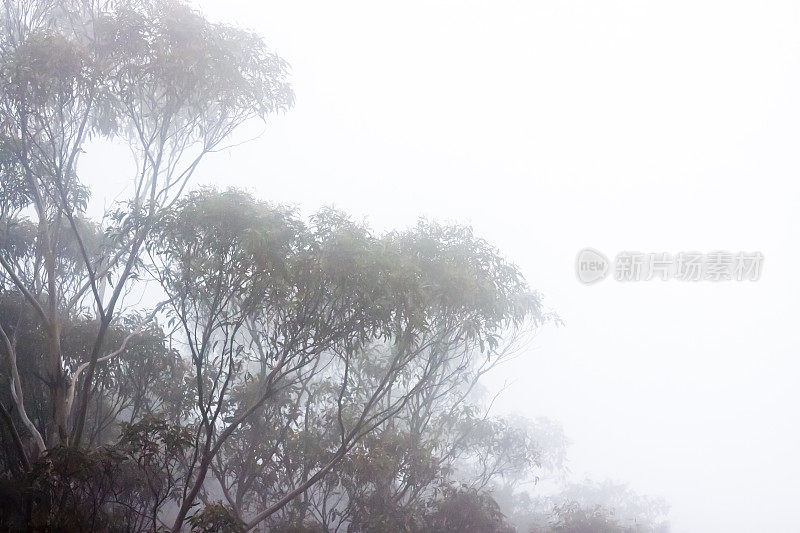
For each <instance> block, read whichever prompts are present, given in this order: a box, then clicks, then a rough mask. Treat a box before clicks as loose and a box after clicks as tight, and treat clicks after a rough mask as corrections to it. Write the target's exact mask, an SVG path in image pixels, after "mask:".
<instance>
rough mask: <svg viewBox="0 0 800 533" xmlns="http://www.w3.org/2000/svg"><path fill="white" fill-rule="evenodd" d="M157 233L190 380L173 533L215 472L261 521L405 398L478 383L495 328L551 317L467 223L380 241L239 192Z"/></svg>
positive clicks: (214, 196) (212, 196)
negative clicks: (188, 443)
mask: <svg viewBox="0 0 800 533" xmlns="http://www.w3.org/2000/svg"><path fill="white" fill-rule="evenodd" d="M157 236H158V238H157V239H154V240H153V242H152V244H151V246H150V247H149V251H150V256H151V260H152V261H151V269H152V272H153V273H154V275H156V276H157V277H158V278H159V280H160V282H161V285H162V287H163V289H164V291H165V293H166V294H167V296H168V297H169V301H170V313H171V315H172V320H173V321H174V324H175V329H174V334H173V338H174V341H175V342H182V343H183V346H184V349H185V351H187V353H189V354H190V357H191V361H192V367H193V371H194V387H195V391H194V398H195V408H194V420H195V422H196V423H195V437H194V438H195V454H194V456H193V457H192V460H191V463H190V465H189V470H188V473H187V478H186V484H185V488H184V493H183V498H182V502H181V506H180V511H179V513H178V517H177V519H176V521H175V524H174V526H173V530H178V529H180V527H181V525H182V523H183V520H184V518H185V516H186V515H187V513H188V512H189V510H190V509H191V507H192V506H193V505H194V504H195V501H196V498H197V497H198V496H199V495H200V496H202V494H203V491H204V486H205V485H206V478H207V475H208V473H209V471H211V472H216V473H217V474H218V475H217V477H218V479H219V480H220V484H221V486H222V489H223V491H224V492H225V493H226V494H227V495H228V496H229V498H230V500H231V503H236V502H238V503H239V504H241V503H242V501H244V500H249V501H251V502H255V503H257V504H258V506H260V507H261V508H260V509H255V512H252V511H253V509H241V508H240V509H237V510H236V511H237V512H238V513H239V515H240V518H241V519H242V520H243V521H244V522H245V523H246V525H247V526H248V527H250V528H253V527H256V526H257V525H258V524H259V523H261V522H262V521H263V520H266V519H268V518H270V517H272V516H273V515H275V514H276V513H279V512H280V511H281V510H282V509H283V508H284V507H285V506H286V505H287V504H289V503H290V502H292V501H294V500H295V498H297V497H298V496H300V495H302V494H304V493H307V492H308V491H309V488H310V487H312V486H314V485H315V484H317V483H318V482H320V481H321V480H322V479H323V478H324V477H325V476H326V475H327V474H328V473H330V472H331V471H332V470H333V469H334V468H335V467H336V466H337V465H338V464H339V463H340V462H341V461H342V460H343V459H344V458H345V457H346V456H347V454H348V453H349V452H351V451H352V450H353V449H354V447H356V446H357V445H358V443H359V442H361V441H362V440H363V439H364V438H365V437H367V436H368V435H370V434H373V433H374V432H376V431H378V430H379V429H380V428H383V427H385V426H387V425H390V424H392V423H393V420H394V419H395V418H396V417H397V416H398V414H400V413H402V412H403V411H404V409H406V406H407V405H408V404H409V402H411V401H413V400H414V399H419V398H424V397H427V398H428V399H427V401H428V402H436V401H437V397H444V392H443V391H445V390H447V389H448V388H449V389H455V388H456V385H457V384H458V383H459V382H461V381H464V380H468V381H473V382H474V380H475V379H477V377H479V376H480V375H481V374H482V373H483V372H484V371H485V370H486V368H488V367H490V366H492V365H494V364H495V362H496V361H497V360H498V358H500V357H501V356H502V351H503V350H502V349H503V347H504V346H505V345H504V343H502V342H501V334H502V333H504V332H511V333H512V334H513V333H514V330H520V329H521V328H523V327H526V326H530V325H531V324H533V325H536V324H538V323H540V322H541V321H542V320H544V319H545V318H546V317H545V315H544V314H543V313H542V311H541V303H540V300H539V298H538V296H537V295H536V294H535V293H533V292H531V291H530V290H529V288H528V286H527V284H526V283H525V281H524V279H523V278H522V276H521V275H520V273H519V271H518V270H517V269H516V268H514V267H513V266H512V265H510V264H508V263H507V262H505V261H504V260H503V259H502V258H501V257H500V256H499V255H498V253H497V251H496V250H495V249H494V248H492V247H491V246H489V245H488V244H486V243H485V242H484V241H482V240H480V239H477V238H475V237H474V236H473V235H472V233H471V231H470V230H469V229H467V228H461V227H450V226H440V225H437V224H431V223H424V222H421V223H420V224H419V225H418V226H417V227H415V228H413V229H411V230H409V231H405V232H395V233H390V234H388V235H385V236H382V237H380V236H375V235H373V234H372V233H371V232H370V231H369V229H368V228H366V227H364V226H363V225H361V224H357V223H354V222H353V221H352V220H351V219H349V218H348V217H346V216H344V215H343V214H341V213H339V212H336V211H332V210H323V211H321V212H320V213H318V214H317V215H315V216H314V217H313V218H312V220H311V223H310V224H304V223H303V222H301V221H300V220H299V219H298V217H297V216H296V215H295V214H294V213H293V212H292V211H290V210H287V209H285V208H280V207H274V206H271V205H269V204H267V203H264V202H259V201H256V200H254V199H253V198H252V197H250V196H249V195H247V194H245V193H242V192H238V191H226V192H222V193H219V192H216V191H213V190H203V191H198V192H195V193H191V194H190V195H189V196H188V197H187V198H185V199H183V200H181V201H179V202H178V203H177V204H176V205H175V208H174V209H173V210H171V211H170V212H168V213H165V215H164V216H163V217H162V218H161V219H160V220H159V222H158V225H157ZM455 403H458V401H456V402H455ZM310 413H314V419H313V420H312V419H311V418H310V417H309V414H310ZM262 417H263V418H262ZM310 424H313V425H314V426H316V427H317V428H318V427H319V426H324V427H325V428H327V429H328V434H327V435H325V436H324V437H323V438H321V439H319V440H318V441H317V442H316V446H315V449H314V450H307V452H308V453H304V454H300V455H293V454H294V453H295V452H296V451H297V448H292V447H291V446H290V442H291V441H292V440H294V439H296V438H297V437H298V436H301V437H302V435H303V433H304V432H305V433H306V436H307V437H310V438H315V434H314V433H310V432H309V425H310ZM259 428H261V429H262V430H263V428H269V431H268V432H266V433H265V434H261V435H257V434H254V432H257V431H258V430H259ZM237 430H242V432H243V433H242V435H247V439H246V441H243V440H242V439H241V438H238V437H237V436H235V433H236V432H237ZM232 444H238V445H240V446H245V447H248V448H250V450H254V449H257V450H258V451H257V453H256V452H254V453H251V454H250V455H249V456H247V455H246V454H245V453H244V451H243V450H241V449H239V450H237V449H235V448H233V447H231V445H232ZM237 467H238V468H239V470H238V471H237ZM264 476H266V478H264ZM247 483H249V484H250V490H251V491H255V492H256V493H257V494H258V495H257V496H256V497H248V496H247V494H246V492H248V490H247V486H246V485H243V484H247ZM256 489H258V490H256ZM233 494H236V496H232V495H233Z"/></svg>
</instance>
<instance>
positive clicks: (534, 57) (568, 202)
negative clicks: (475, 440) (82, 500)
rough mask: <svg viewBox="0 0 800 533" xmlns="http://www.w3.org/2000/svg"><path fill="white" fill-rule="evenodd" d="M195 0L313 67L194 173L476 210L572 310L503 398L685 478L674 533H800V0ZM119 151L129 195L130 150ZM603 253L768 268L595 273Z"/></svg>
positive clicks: (654, 475)
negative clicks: (754, 260) (278, 106)
mask: <svg viewBox="0 0 800 533" xmlns="http://www.w3.org/2000/svg"><path fill="white" fill-rule="evenodd" d="M199 5H200V7H201V8H202V10H203V11H204V12H205V13H206V14H207V15H209V16H210V17H211V18H212V19H217V20H225V21H228V22H235V23H237V24H239V25H243V26H245V27H249V28H252V29H254V30H257V31H258V32H259V33H261V34H262V35H263V36H264V37H265V39H266V40H267V42H268V43H269V44H270V46H271V47H272V48H273V49H274V50H275V51H277V52H278V53H280V54H281V55H282V56H283V57H284V58H285V59H287V60H288V61H289V62H290V63H291V65H292V67H293V70H292V81H293V84H294V88H295V91H296V94H297V104H296V107H295V109H293V110H292V111H290V112H289V113H288V114H286V115H285V116H280V117H276V118H275V119H273V120H272V121H271V123H270V124H269V125H268V127H267V129H266V132H265V133H264V135H262V136H261V137H260V138H259V139H258V140H256V141H254V142H251V143H248V144H246V145H244V146H241V147H238V148H235V149H233V150H230V151H228V152H225V153H222V154H217V155H215V156H213V157H212V158H209V159H208V160H207V161H206V162H205V164H204V166H202V167H201V170H200V171H199V174H198V176H197V180H196V183H198V184H200V183H206V184H208V183H213V184H217V185H219V186H223V187H224V186H228V185H230V186H238V187H245V188H248V189H250V190H252V191H253V192H254V193H256V194H257V195H258V196H260V197H262V198H265V199H269V200H272V201H275V202H280V203H289V204H294V205H297V206H299V207H300V208H301V209H302V210H303V211H304V212H311V211H313V210H315V209H317V208H318V207H320V206H322V205H335V206H337V207H340V208H342V209H344V210H347V211H349V212H351V213H353V214H355V215H356V216H358V217H365V218H366V219H367V220H368V221H369V222H370V224H371V225H372V226H373V227H374V228H376V229H378V230H386V229H391V228H396V227H404V226H408V225H410V224H413V223H414V222H415V221H416V219H417V217H419V216H421V215H424V216H428V217H431V218H436V219H439V220H444V221H455V222H464V223H470V224H472V225H473V226H474V227H475V229H476V232H477V233H478V234H480V235H481V236H483V237H485V238H487V239H488V240H489V241H491V242H492V243H494V244H495V245H497V246H498V247H499V248H500V249H501V250H502V251H503V253H504V254H505V255H506V256H507V257H508V258H509V259H511V260H512V261H514V262H516V263H517V264H518V265H519V266H520V267H521V268H522V270H523V272H524V273H525V275H526V276H527V278H528V279H529V281H530V283H531V285H533V286H534V287H535V288H537V289H538V290H540V291H541V292H542V293H543V294H544V295H545V296H546V303H547V305H548V306H549V307H550V308H551V309H552V310H555V311H557V312H558V313H559V314H560V315H561V317H562V318H563V319H564V321H565V326H564V327H562V328H558V329H556V328H549V329H547V330H545V331H542V332H541V333H540V334H539V335H538V336H537V338H536V339H535V342H534V343H533V348H532V349H531V350H530V351H529V353H527V354H525V356H524V357H521V358H519V359H518V360H516V361H515V362H514V363H512V364H510V365H508V366H506V367H504V369H503V370H502V371H500V372H499V373H498V374H497V375H496V377H495V379H494V381H493V383H494V386H499V385H500V384H502V383H503V382H504V381H505V380H511V381H512V385H511V387H510V388H509V390H508V391H507V392H506V393H505V395H504V396H503V397H502V398H501V400H500V401H499V403H498V408H499V409H500V410H502V411H516V412H519V413H521V414H524V415H527V416H539V415H544V416H548V417H551V418H554V419H556V420H559V421H560V422H561V423H563V425H564V428H565V431H566V433H567V434H568V436H569V437H570V439H571V441H572V443H573V444H572V447H571V449H570V454H569V455H570V466H571V469H572V471H573V473H574V475H575V477H576V478H577V479H581V478H582V477H583V476H584V474H586V475H589V476H591V477H592V478H594V479H598V480H599V479H604V478H607V477H608V478H612V479H616V480H620V481H625V482H628V483H629V484H630V485H631V486H632V487H633V488H634V489H636V490H637V491H639V492H642V493H647V494H653V495H663V496H664V497H665V498H666V499H667V500H668V501H669V502H670V503H671V505H672V512H671V520H672V523H673V528H674V531H675V532H676V533H682V532H752V531H770V532H789V531H798V528H800V523H799V522H800V521H798V519H797V517H796V512H795V509H796V506H797V502H798V500H800V481H798V480H800V459H798V457H797V451H798V450H799V449H800V429H798V416H797V406H798V405H800V391H798V381H799V380H798V372H799V371H800V363H798V358H797V347H798V346H800V338H799V337H800V328H798V327H797V325H798V320H800V272H798V266H800V213H798V211H797V209H796V206H797V204H798V200H800V183H799V180H798V177H799V176H800V158H798V154H800V152H798V146H800V106H799V105H798V102H800V97H799V96H798V95H800V32H798V28H800V3H792V2H777V1H776V2H763V3H762V2H749V3H743V2H730V1H725V2H722V1H720V2H698V1H692V2H676V1H673V2H658V3H657V2H638V1H637V2H634V1H629V2H619V1H598V0H587V1H582V2H576V1H559V2H522V1H520V2H498V1H493V2H489V1H488V0H487V1H485V2H475V1H457V2H456V1H452V2H417V1H409V0H406V1H404V2H399V3H395V4H392V5H390V4H388V3H386V4H384V3H378V2H362V3H346V2H319V3H307V2H280V3H276V2H269V1H268V2H261V1H258V2H256V1H248V0H225V1H221V0H206V1H202V2H200V3H199ZM250 133H253V132H250ZM242 137H244V135H243V136H242ZM101 151H102V153H99V152H98V150H97V149H95V154H91V153H90V154H89V155H90V156H91V155H97V156H98V157H89V158H87V159H85V163H84V169H83V170H84V171H86V172H88V173H89V175H91V176H93V178H92V180H93V185H94V187H95V196H96V197H98V196H99V197H101V198H102V197H104V196H105V197H106V199H107V200H108V199H109V198H110V196H111V194H112V192H114V191H116V190H117V185H118V183H120V182H124V181H125V180H126V179H127V174H126V168H125V167H124V165H120V164H118V163H117V158H120V157H127V152H126V151H125V150H124V149H122V148H121V147H109V146H104V147H103V148H102V150H101ZM586 246H591V247H594V248H597V249H599V250H601V251H603V252H605V253H606V254H607V255H609V256H612V257H613V255H615V254H616V253H617V252H619V251H623V250H637V251H641V252H673V253H677V252H680V251H690V250H699V251H711V250H719V249H722V250H729V251H740V250H744V251H756V250H758V251H761V252H762V253H763V254H764V256H765V258H766V259H765V262H764V269H763V273H762V277H761V280H760V281H758V282H754V283H753V282H750V283H747V282H739V283H737V282H727V283H720V284H713V283H711V282H701V283H695V284H682V283H680V282H676V281H671V282H666V283H663V282H658V281H651V282H639V283H629V284H624V283H620V282H616V281H614V280H611V279H607V280H605V281H604V282H601V283H599V284H597V285H594V286H584V285H582V284H580V283H579V282H578V281H577V279H576V277H575V272H574V265H573V263H574V260H575V255H576V253H577V252H578V251H579V250H580V249H581V248H584V247H586Z"/></svg>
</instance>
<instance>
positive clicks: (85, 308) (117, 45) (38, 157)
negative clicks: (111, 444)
mask: <svg viewBox="0 0 800 533" xmlns="http://www.w3.org/2000/svg"><path fill="white" fill-rule="evenodd" d="M3 7H4V9H3V10H2V12H1V13H0V182H1V183H0V190H1V191H2V195H0V204H2V205H0V217H1V220H0V229H1V230H2V231H3V235H2V237H0V238H2V239H3V246H2V247H1V248H0V270H2V273H3V278H2V283H3V286H4V290H6V291H7V290H12V288H13V290H14V291H16V292H18V293H20V294H21V295H22V296H23V297H24V299H25V301H26V302H27V305H29V306H30V307H31V309H33V311H34V312H35V314H36V316H37V319H38V321H39V324H40V326H41V328H42V329H43V331H44V332H45V337H46V339H47V343H46V354H47V365H46V375H45V376H44V383H45V385H46V387H47V391H48V395H49V403H50V410H49V414H48V417H47V420H46V421H45V422H44V423H42V424H40V425H38V426H37V425H36V424H33V423H32V422H31V421H30V417H28V416H27V415H26V409H25V399H24V397H23V395H22V388H23V385H22V383H20V380H21V377H20V376H19V375H18V373H16V372H13V371H12V376H11V377H12V379H13V391H14V394H13V397H14V407H15V410H16V412H17V413H18V414H19V416H20V417H21V419H22V423H23V424H24V426H25V429H24V431H26V432H29V433H31V434H32V435H33V436H34V440H35V441H36V443H37V451H38V453H41V452H43V451H44V450H45V449H46V448H47V447H52V446H55V445H59V444H65V443H67V442H71V443H73V444H79V443H80V442H81V439H82V437H83V433H84V426H85V420H86V416H87V410H88V408H89V405H90V396H91V392H92V389H93V386H94V383H95V378H96V373H97V367H98V362H99V361H101V360H102V359H103V357H105V356H104V355H103V351H104V350H106V351H108V352H110V353H109V354H107V355H110V354H111V353H115V352H116V350H114V348H115V347H112V346H110V342H109V339H108V336H107V333H108V331H109V328H110V327H111V326H112V324H113V323H114V321H115V320H117V319H118V317H119V315H120V313H119V310H120V308H121V307H122V305H123V299H124V298H125V295H126V292H127V291H129V290H130V286H131V282H132V281H133V280H135V278H136V277H137V276H138V274H139V272H140V267H141V253H142V247H143V245H144V243H145V242H146V241H147V239H148V238H149V235H150V232H151V229H152V226H153V223H154V221H155V219H156V216H157V215H158V214H159V212H160V211H161V210H162V209H164V208H166V207H168V206H169V205H170V204H172V203H173V202H175V200H176V199H177V198H179V197H180V196H181V193H182V191H183V189H184V188H185V186H186V185H187V183H188V181H189V179H190V178H191V176H192V174H193V173H194V171H195V169H196V168H197V166H198V164H199V163H200V161H201V160H202V159H203V157H204V156H205V155H207V154H208V153H210V152H212V151H214V150H217V149H220V148H221V147H222V146H223V145H224V144H225V141H226V139H228V138H229V136H230V134H231V133H232V132H233V130H234V129H235V128H236V127H237V126H239V125H240V124H242V123H243V122H245V121H247V120H249V119H251V118H260V119H264V118H266V116H267V115H268V114H269V113H272V112H275V111H279V110H286V109H288V108H289V107H290V106H291V104H292V100H293V95H292V92H291V90H290V88H289V86H288V84H287V82H286V75H287V65H286V63H285V62H284V61H283V60H281V59H280V58H279V57H278V56H276V55H275V54H273V53H271V52H270V51H269V50H268V49H267V48H266V47H265V45H264V44H263V42H262V41H261V39H260V38H259V37H258V36H256V35H254V34H251V33H249V32H245V31H242V30H239V29H237V28H234V27H230V26H226V25H221V24H212V23H210V22H209V21H207V20H206V19H205V18H203V17H202V16H201V15H200V14H198V13H197V12H195V11H193V10H192V9H191V8H189V7H188V6H187V5H186V4H183V3H181V2H178V1H171V0H156V1H146V0H119V1H115V0H108V1H97V0H4V3H3ZM98 137H105V138H113V139H120V140H121V141H122V142H124V143H125V144H126V145H128V146H130V149H131V152H132V154H133V161H134V162H135V164H132V165H131V168H130V169H129V177H130V181H129V184H128V186H127V188H126V189H125V191H126V192H130V196H129V197H128V198H127V199H125V200H123V201H120V202H118V203H117V204H116V207H115V208H113V209H111V210H110V211H109V212H108V213H107V215H108V216H107V217H105V218H104V219H103V221H102V222H101V223H99V224H92V223H90V222H89V221H88V220H87V219H86V215H85V212H86V207H87V202H88V199H89V192H88V190H87V188H86V185H85V183H84V182H83V181H82V180H81V175H80V172H79V168H80V167H79V160H80V159H81V157H82V154H83V153H84V151H85V148H86V146H87V144H88V143H89V142H91V140H92V139H95V138H98ZM17 225H22V226H26V227H27V228H29V229H28V230H27V231H30V232H32V235H33V237H34V238H33V240H34V244H33V246H32V247H30V248H29V249H28V250H27V252H26V254H24V256H23V255H20V254H16V255H15V253H14V249H13V246H12V245H11V241H10V236H9V231H10V230H11V228H13V227H14V226H17ZM65 242H69V245H70V246H72V247H74V251H75V252H77V257H70V261H71V262H70V264H69V272H65V271H64V261H65V259H64V254H63V247H64V245H65ZM87 312H88V313H91V314H93V315H94V316H95V317H96V321H97V325H96V328H95V331H94V332H93V334H92V336H93V338H94V340H93V343H92V348H91V350H90V352H89V354H88V356H87V358H86V359H85V360H83V361H74V360H73V359H71V355H70V354H67V353H64V346H63V345H62V340H61V339H62V329H63V321H64V320H67V319H68V317H70V316H72V315H77V314H84V313H87ZM15 335H16V331H15V330H14V328H13V327H10V328H9V329H6V328H5V327H4V328H3V330H2V340H3V351H4V352H5V353H6V356H7V358H8V359H9V361H10V366H11V367H12V369H13V367H14V366H15V364H16V363H15V361H16V359H17V354H16V353H15V348H14V338H15ZM116 348H118V347H116ZM68 361H70V362H68ZM78 368H81V369H82V372H81V375H79V376H78V383H74V384H73V383H72V381H73V379H72V378H73V377H75V373H76V372H77V370H78ZM73 385H74V386H75V387H74V388H73V391H72V392H74V397H73V398H74V403H73V401H72V400H71V396H70V394H71V391H70V387H71V386H73Z"/></svg>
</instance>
